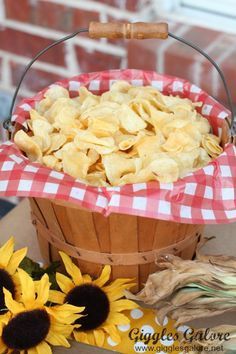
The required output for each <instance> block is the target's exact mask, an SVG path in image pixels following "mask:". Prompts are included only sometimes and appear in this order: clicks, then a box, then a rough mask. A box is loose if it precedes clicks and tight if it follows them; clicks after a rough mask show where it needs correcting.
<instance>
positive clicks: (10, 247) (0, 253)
mask: <svg viewBox="0 0 236 354" xmlns="http://www.w3.org/2000/svg"><path fill="white" fill-rule="evenodd" d="M14 244H15V242H14V238H13V237H11V238H10V240H8V241H7V242H6V243H5V244H4V245H3V246H2V247H1V248H0V266H1V267H2V268H6V267H7V265H8V263H9V261H10V259H11V256H12V254H13V251H14Z"/></svg>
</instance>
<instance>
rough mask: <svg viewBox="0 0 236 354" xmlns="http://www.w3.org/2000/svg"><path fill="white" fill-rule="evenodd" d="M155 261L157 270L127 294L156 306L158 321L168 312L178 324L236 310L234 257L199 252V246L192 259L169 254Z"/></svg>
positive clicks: (162, 319) (235, 262)
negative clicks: (135, 292)
mask: <svg viewBox="0 0 236 354" xmlns="http://www.w3.org/2000/svg"><path fill="white" fill-rule="evenodd" d="M204 242H205V241H204ZM157 264H158V266H159V268H160V271H157V272H156V273H154V274H151V275H150V276H149V277H148V280H147V282H146V284H145V287H144V289H143V290H142V291H141V292H140V293H139V294H137V295H136V296H134V295H131V294H127V296H128V297H130V298H134V299H136V300H141V301H143V302H144V303H146V304H149V305H152V306H153V307H154V308H156V309H157V310H158V311H157V318H158V321H159V323H163V321H164V318H165V316H170V317H172V318H173V319H174V320H176V326H179V325H181V324H183V323H186V322H188V321H192V320H194V319H197V318H204V317H211V316H215V315H219V314H222V313H225V312H227V311H233V310H236V257H229V256H222V255H217V256H211V255H201V254H200V252H199V248H198V250H197V259H196V260H194V261H191V260H183V259H181V258H179V257H176V256H174V255H172V254H168V255H162V256H160V257H159V258H158V259H157Z"/></svg>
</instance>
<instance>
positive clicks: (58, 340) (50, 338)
mask: <svg viewBox="0 0 236 354" xmlns="http://www.w3.org/2000/svg"><path fill="white" fill-rule="evenodd" d="M47 342H48V343H49V344H51V345H55V346H62V347H66V348H70V343H69V342H68V340H67V339H66V337H65V336H64V335H63V334H57V333H52V332H50V333H49V334H48V335H47Z"/></svg>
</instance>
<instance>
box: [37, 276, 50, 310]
mask: <svg viewBox="0 0 236 354" xmlns="http://www.w3.org/2000/svg"><path fill="white" fill-rule="evenodd" d="M50 285H51V283H50V282H49V277H48V275H47V274H44V275H43V276H42V278H41V280H40V281H39V282H38V286H37V299H36V302H37V304H38V305H39V306H43V305H44V304H46V302H47V301H48V297H49V288H50Z"/></svg>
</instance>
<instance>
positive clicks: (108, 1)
mask: <svg viewBox="0 0 236 354" xmlns="http://www.w3.org/2000/svg"><path fill="white" fill-rule="evenodd" d="M95 1H97V2H100V3H102V4H105V5H109V6H113V7H118V8H123V3H124V1H123V0H95ZM131 1H132V0H131ZM134 1H136V0H134Z"/></svg>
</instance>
